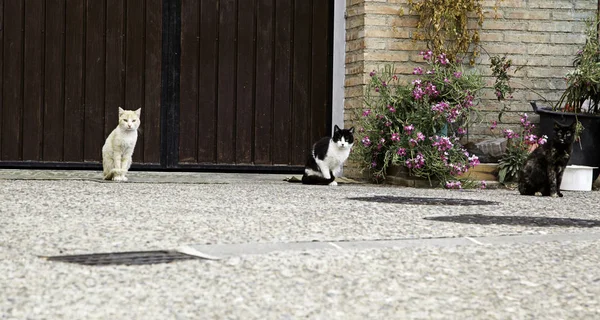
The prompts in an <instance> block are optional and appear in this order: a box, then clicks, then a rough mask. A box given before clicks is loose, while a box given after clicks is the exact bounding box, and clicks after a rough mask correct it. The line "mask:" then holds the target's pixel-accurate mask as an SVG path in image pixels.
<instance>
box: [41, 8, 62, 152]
mask: <svg viewBox="0 0 600 320" xmlns="http://www.w3.org/2000/svg"><path fill="white" fill-rule="evenodd" d="M64 31H65V1H64V0H47V1H46V46H45V47H46V50H45V64H44V66H45V68H44V140H43V141H44V142H43V145H44V147H43V150H44V152H43V155H44V160H45V161H61V160H62V158H63V131H64V82H63V80H64V74H63V73H64V58H65V52H64V48H65V38H64V35H65V34H64Z"/></svg>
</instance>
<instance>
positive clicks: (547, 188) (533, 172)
mask: <svg viewBox="0 0 600 320" xmlns="http://www.w3.org/2000/svg"><path fill="white" fill-rule="evenodd" d="M576 123H577V122H573V124H572V125H570V126H565V125H561V124H559V123H558V122H554V135H553V136H552V138H551V139H550V141H548V143H546V144H544V145H541V146H540V147H538V148H537V149H535V150H534V151H533V152H532V153H531V154H530V155H529V156H528V157H527V160H526V161H525V164H524V165H523V169H521V172H520V174H519V192H520V193H521V194H522V195H528V196H532V195H535V193H536V192H541V193H542V196H551V197H556V196H559V197H562V196H563V195H562V193H561V192H560V183H561V181H562V176H563V173H564V172H565V167H566V166H567V163H568V162H569V159H570V158H571V152H572V151H573V141H574V140H575V125H576Z"/></svg>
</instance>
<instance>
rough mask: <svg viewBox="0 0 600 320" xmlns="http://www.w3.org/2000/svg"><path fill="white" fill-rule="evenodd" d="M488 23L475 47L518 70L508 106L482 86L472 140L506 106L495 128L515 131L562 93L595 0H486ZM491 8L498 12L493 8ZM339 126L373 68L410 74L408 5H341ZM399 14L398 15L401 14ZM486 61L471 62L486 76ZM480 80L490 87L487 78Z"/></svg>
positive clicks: (413, 47)
mask: <svg viewBox="0 0 600 320" xmlns="http://www.w3.org/2000/svg"><path fill="white" fill-rule="evenodd" d="M482 3H483V5H484V8H485V17H486V20H485V21H484V24H483V30H482V32H481V45H482V46H483V48H485V50H486V51H487V52H489V53H490V54H492V55H494V54H499V55H503V54H506V55H507V56H508V58H510V59H512V61H513V63H514V65H515V66H516V67H517V68H520V70H519V71H518V72H517V73H516V74H513V76H514V80H513V81H512V85H513V87H514V88H515V89H516V91H515V92H514V94H513V98H512V99H510V101H507V102H503V103H500V102H498V101H497V100H495V95H494V93H493V90H491V89H489V88H488V89H485V90H484V91H483V99H482V101H481V103H480V108H481V110H482V114H481V116H482V117H481V120H482V122H481V123H479V124H475V125H473V126H472V127H471V128H469V137H470V139H471V140H481V139H484V138H486V137H489V135H490V131H489V129H488V124H489V122H490V121H491V120H495V119H497V116H498V112H499V111H500V110H501V109H502V107H503V106H504V105H506V107H508V108H509V110H510V112H508V113H507V114H505V116H503V118H502V120H503V123H501V124H499V126H501V127H507V128H513V129H515V128H517V127H518V125H517V124H518V121H519V115H518V114H519V113H521V112H527V113H528V114H529V115H530V116H531V117H530V118H531V119H532V120H533V121H537V117H536V116H534V115H533V112H532V110H531V107H530V105H529V101H530V100H540V99H541V98H540V97H539V96H538V95H537V94H536V93H533V92H532V91H530V90H527V89H525V88H531V89H534V90H535V91H536V92H538V93H539V94H541V95H543V96H544V97H545V98H546V99H549V100H551V101H556V100H557V99H558V97H559V96H560V95H561V93H562V91H563V90H564V88H565V81H564V75H565V74H566V73H567V72H568V71H570V70H571V69H572V68H571V64H572V61H573V58H574V55H575V53H576V52H577V51H578V50H579V48H580V47H581V45H582V44H583V43H584V42H585V38H584V35H583V31H584V30H585V19H587V18H589V17H593V15H594V14H595V12H596V9H597V6H598V1H597V0H502V1H496V0H484V1H483V2H482ZM495 5H497V11H494V10H493V7H494V6H495ZM346 7H347V8H346V78H345V115H344V117H345V121H346V126H349V125H352V122H353V117H354V112H353V109H357V108H358V109H360V108H362V95H363V90H364V84H365V83H366V82H367V81H368V78H369V76H368V74H369V72H370V71H371V70H374V69H377V68H378V66H382V65H383V64H385V63H394V65H395V68H396V72H397V73H398V74H401V75H406V78H407V79H408V77H410V74H411V72H412V70H413V68H414V67H415V66H418V65H419V64H420V63H421V61H422V59H421V57H419V56H418V53H419V51H421V50H423V49H424V48H425V45H424V43H420V42H414V41H413V40H412V34H413V32H414V31H415V25H416V22H417V18H416V16H412V15H410V14H409V10H410V8H409V6H408V3H407V0H387V1H386V0H347V1H346ZM401 12H403V13H404V14H400V13H401ZM489 64H490V62H489V57H488V56H487V55H486V54H485V53H484V52H483V50H482V55H481V57H480V58H479V59H477V61H476V66H477V68H479V69H480V71H481V72H482V74H484V75H486V76H489V75H490V74H491V71H490V69H489ZM485 80H486V83H487V84H489V85H491V84H493V79H492V78H491V77H485Z"/></svg>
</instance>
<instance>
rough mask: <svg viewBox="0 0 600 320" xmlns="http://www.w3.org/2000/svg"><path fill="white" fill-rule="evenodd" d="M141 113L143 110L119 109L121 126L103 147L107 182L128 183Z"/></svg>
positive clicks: (113, 132) (103, 164)
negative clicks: (128, 172) (128, 171)
mask: <svg viewBox="0 0 600 320" xmlns="http://www.w3.org/2000/svg"><path fill="white" fill-rule="evenodd" d="M141 113H142V109H141V108H140V109H137V110H135V111H130V110H123V109H122V108H120V107H119V125H118V126H117V127H116V128H115V130H113V131H112V132H111V133H110V135H109V136H108V138H106V142H105V143H104V146H103V147H102V167H103V168H104V179H105V180H114V181H127V177H125V174H126V173H127V170H129V167H130V166H131V157H132V156H133V149H134V148H135V143H136V142H137V136H138V128H139V127H140V114H141Z"/></svg>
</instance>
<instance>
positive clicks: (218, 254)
mask: <svg viewBox="0 0 600 320" xmlns="http://www.w3.org/2000/svg"><path fill="white" fill-rule="evenodd" d="M594 240H600V232H582V233H555V234H525V235H524V234H511V235H500V236H481V237H468V236H463V237H440V238H414V239H410V238H404V239H378V240H337V241H301V242H275V243H239V244H209V245H203V244H200V245H194V244H192V245H185V246H181V247H179V248H176V249H175V250H176V251H179V252H181V253H185V254H190V255H195V256H198V257H200V258H204V259H209V260H219V259H224V258H230V257H234V256H241V255H261V254H269V253H273V252H292V251H312V250H326V249H332V248H335V249H337V250H340V251H345V250H366V249H388V248H416V247H425V246H434V247H455V246H469V245H471V246H472V245H478V246H486V247H491V246H494V245H507V244H531V243H539V242H568V241H594Z"/></svg>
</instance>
